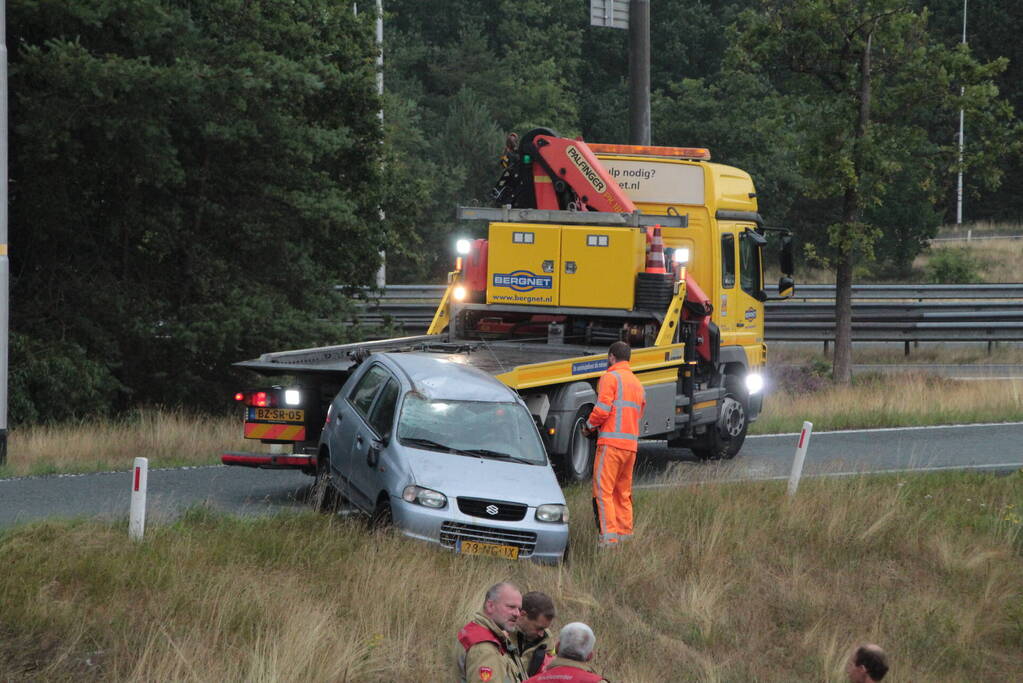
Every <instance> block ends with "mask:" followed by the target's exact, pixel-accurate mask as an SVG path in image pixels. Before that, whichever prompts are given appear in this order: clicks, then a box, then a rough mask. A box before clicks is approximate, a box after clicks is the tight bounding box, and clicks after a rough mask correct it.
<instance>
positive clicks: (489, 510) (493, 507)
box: [487, 505, 500, 515]
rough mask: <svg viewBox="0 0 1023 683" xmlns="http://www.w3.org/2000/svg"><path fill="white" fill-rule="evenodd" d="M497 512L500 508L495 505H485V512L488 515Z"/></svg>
mask: <svg viewBox="0 0 1023 683" xmlns="http://www.w3.org/2000/svg"><path fill="white" fill-rule="evenodd" d="M498 512H500V510H498V509H497V506H496V505H488V506H487V514H488V515H496V514H497V513H498Z"/></svg>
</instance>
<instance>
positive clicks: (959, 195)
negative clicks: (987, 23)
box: [956, 0, 967, 225]
mask: <svg viewBox="0 0 1023 683" xmlns="http://www.w3.org/2000/svg"><path fill="white" fill-rule="evenodd" d="M966 2H967V0H963V45H965V44H966ZM965 95H966V88H965V87H963V86H959V97H960V98H962V97H964V96H965ZM964 144H965V140H964V138H963V107H962V105H960V106H959V182H958V183H957V187H956V225H962V224H963V145H964Z"/></svg>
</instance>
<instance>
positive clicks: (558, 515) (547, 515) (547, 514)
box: [536, 503, 568, 524]
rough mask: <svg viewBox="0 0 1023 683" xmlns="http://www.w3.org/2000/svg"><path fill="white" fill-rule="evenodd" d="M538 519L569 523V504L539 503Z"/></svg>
mask: <svg viewBox="0 0 1023 683" xmlns="http://www.w3.org/2000/svg"><path fill="white" fill-rule="evenodd" d="M536 521H538V522H562V523H563V524H568V506H566V505H556V504H554V503H550V504H548V505H538V506H537V507H536Z"/></svg>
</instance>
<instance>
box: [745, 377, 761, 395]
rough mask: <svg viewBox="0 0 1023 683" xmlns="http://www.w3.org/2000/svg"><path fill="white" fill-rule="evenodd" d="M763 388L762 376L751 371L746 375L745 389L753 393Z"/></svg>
mask: <svg viewBox="0 0 1023 683" xmlns="http://www.w3.org/2000/svg"><path fill="white" fill-rule="evenodd" d="M763 388H764V376H763V375H761V374H760V373H758V372H751V373H749V374H748V375H746V391H748V392H749V393H751V394H755V393H757V392H758V391H760V390H761V389H763Z"/></svg>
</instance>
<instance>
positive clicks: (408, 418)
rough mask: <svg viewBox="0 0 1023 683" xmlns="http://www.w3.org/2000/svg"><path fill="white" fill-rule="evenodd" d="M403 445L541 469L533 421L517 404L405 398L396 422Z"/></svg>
mask: <svg viewBox="0 0 1023 683" xmlns="http://www.w3.org/2000/svg"><path fill="white" fill-rule="evenodd" d="M398 438H399V439H400V440H401V442H402V444H404V445H406V446H413V447H416V448H425V449H427V450H435V451H441V452H449V453H459V454H463V455H473V456H479V457H484V458H495V459H499V460H513V461H519V462H528V463H530V464H534V465H543V464H546V462H547V457H546V455H545V453H544V450H543V444H542V443H541V442H540V435H539V434H538V433H537V431H536V426H535V425H534V424H533V418H532V417H531V416H530V415H529V411H527V410H526V409H525V408H524V407H523V406H521V405H519V404H517V403H492V402H487V401H446V400H444V401H442V400H432V401H431V400H427V399H425V398H423V397H421V396H418V395H416V394H409V395H408V396H406V397H405V401H404V403H403V405H402V407H401V416H400V417H399V418H398Z"/></svg>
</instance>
